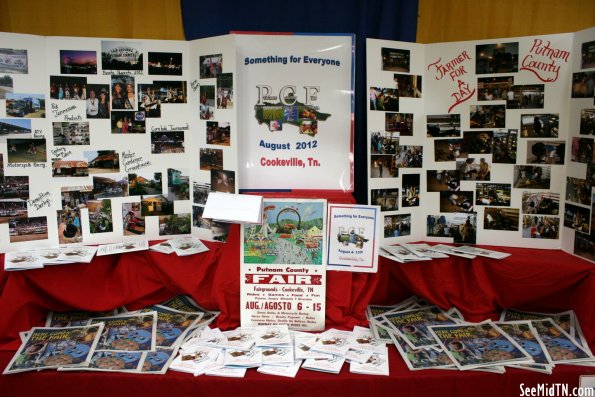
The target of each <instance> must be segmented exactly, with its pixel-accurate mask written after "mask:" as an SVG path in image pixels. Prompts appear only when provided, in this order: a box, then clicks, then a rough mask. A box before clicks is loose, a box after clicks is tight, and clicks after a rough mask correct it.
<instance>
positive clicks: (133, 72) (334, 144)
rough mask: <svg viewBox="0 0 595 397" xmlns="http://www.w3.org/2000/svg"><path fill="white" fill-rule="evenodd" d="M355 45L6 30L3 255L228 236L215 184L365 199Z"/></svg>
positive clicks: (333, 39) (338, 38)
mask: <svg viewBox="0 0 595 397" xmlns="http://www.w3.org/2000/svg"><path fill="white" fill-rule="evenodd" d="M353 43H354V37H353V36H352V35H326V36H310V35H301V36H300V35H251V34H239V35H236V34H231V35H226V36H220V37H213V38H207V39H201V40H194V41H188V42H186V41H159V40H122V39H99V38H74V37H42V36H31V35H21V34H7V33H2V34H0V141H1V142H0V156H1V157H2V162H0V164H1V165H2V175H1V179H2V180H1V182H2V183H1V186H2V188H1V191H0V252H6V251H15V250H23V249H27V248H31V247H44V246H48V247H49V246H56V245H58V244H77V243H83V244H103V243H111V242H117V241H121V240H126V239H162V238H165V237H166V236H169V235H176V234H189V233H192V234H194V235H196V236H198V237H200V238H205V239H213V240H225V238H226V233H227V230H228V228H229V224H226V223H223V222H217V221H214V220H210V219H206V218H204V217H203V216H202V213H203V211H204V206H205V203H206V199H207V196H208V193H209V192H211V191H214V192H225V193H238V192H239V191H240V190H259V189H267V190H279V189H281V190H291V189H322V190H347V191H351V190H352V186H353V182H352V178H353V176H352V175H353V173H352V169H353V168H352V166H353V164H352V155H351V153H352V145H353V140H352V136H353V131H352V125H353V117H352V108H353V100H352V99H353V55H354V47H353Z"/></svg>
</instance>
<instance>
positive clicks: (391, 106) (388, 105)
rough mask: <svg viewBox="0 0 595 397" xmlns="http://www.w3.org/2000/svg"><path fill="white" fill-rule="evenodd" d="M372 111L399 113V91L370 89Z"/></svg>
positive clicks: (378, 88)
mask: <svg viewBox="0 0 595 397" xmlns="http://www.w3.org/2000/svg"><path fill="white" fill-rule="evenodd" d="M370 110H380V111H384V110H387V111H393V112H398V111H399V93H398V91H397V90H396V89H393V88H380V87H370Z"/></svg>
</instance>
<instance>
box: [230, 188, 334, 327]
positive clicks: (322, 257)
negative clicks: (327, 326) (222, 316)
mask: <svg viewBox="0 0 595 397" xmlns="http://www.w3.org/2000/svg"><path fill="white" fill-rule="evenodd" d="M263 205H264V210H263V211H264V212H263V217H264V223H263V224H262V225H243V226H242V236H241V239H242V249H241V280H242V283H241V291H240V292H241V303H240V304H241V306H240V307H241V309H242V310H241V323H242V326H243V327H246V326H256V325H272V324H287V325H288V326H289V327H290V328H291V329H296V330H301V331H317V330H322V329H324V317H325V296H326V295H325V290H326V268H325V264H326V249H325V247H326V244H325V237H326V201H325V200H297V199H296V200H292V199H269V200H264V204H263Z"/></svg>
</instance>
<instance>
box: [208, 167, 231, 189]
mask: <svg viewBox="0 0 595 397" xmlns="http://www.w3.org/2000/svg"><path fill="white" fill-rule="evenodd" d="M211 191H213V192H222V193H235V192H236V173H235V171H227V170H211Z"/></svg>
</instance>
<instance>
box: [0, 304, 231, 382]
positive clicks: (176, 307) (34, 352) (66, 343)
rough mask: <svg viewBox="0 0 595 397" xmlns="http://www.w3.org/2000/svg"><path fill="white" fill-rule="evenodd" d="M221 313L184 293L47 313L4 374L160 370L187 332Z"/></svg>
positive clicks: (25, 338)
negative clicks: (124, 305) (146, 302)
mask: <svg viewBox="0 0 595 397" xmlns="http://www.w3.org/2000/svg"><path fill="white" fill-rule="evenodd" d="M218 315H219V312H214V311H208V310H205V309H203V308H201V307H200V306H199V305H198V304H197V303H196V302H195V301H193V300H192V299H191V298H190V297H187V296H182V295H180V296H177V297H174V298H172V299H170V300H168V301H166V302H163V303H162V304H161V305H154V306H150V307H147V308H144V309H142V310H138V311H134V312H128V311H126V310H125V309H123V312H121V313H118V310H112V311H109V312H101V313H98V312H93V313H91V312H84V311H78V312H66V313H53V312H52V313H49V314H48V318H47V321H46V326H45V327H36V328H33V329H31V330H30V331H28V332H23V333H21V338H22V344H21V347H20V348H19V349H18V351H17V352H16V354H15V355H14V357H13V358H12V360H11V361H10V363H9V364H8V366H7V367H6V369H5V370H4V372H3V373H4V374H12V373H17V372H24V371H38V370H43V369H57V370H60V371H109V372H132V373H143V374H148V373H151V374H162V373H165V372H166V371H167V368H168V366H169V364H170V363H171V361H172V360H173V358H174V357H175V355H176V353H177V351H178V348H179V346H180V345H181V343H182V342H183V341H184V339H185V337H186V335H187V334H188V333H190V332H193V331H194V330H195V329H201V328H205V327H207V326H208V324H209V323H210V322H212V321H213V320H214V319H215V318H216V317H217V316H218Z"/></svg>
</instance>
